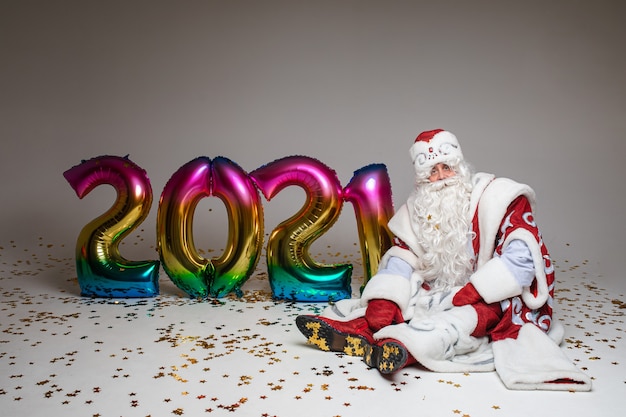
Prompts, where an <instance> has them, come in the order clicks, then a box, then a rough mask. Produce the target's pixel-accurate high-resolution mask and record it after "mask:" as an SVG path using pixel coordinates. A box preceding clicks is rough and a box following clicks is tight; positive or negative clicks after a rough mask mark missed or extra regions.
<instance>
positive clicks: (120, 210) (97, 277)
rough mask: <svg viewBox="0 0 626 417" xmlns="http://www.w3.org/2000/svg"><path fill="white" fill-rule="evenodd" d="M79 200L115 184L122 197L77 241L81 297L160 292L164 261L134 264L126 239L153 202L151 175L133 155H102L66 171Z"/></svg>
mask: <svg viewBox="0 0 626 417" xmlns="http://www.w3.org/2000/svg"><path fill="white" fill-rule="evenodd" d="M63 176H64V177H65V179H66V180H67V181H68V182H69V183H70V185H71V187H72V188H73V189H74V191H75V192H76V194H77V195H78V197H79V198H81V199H82V198H83V197H84V196H85V195H87V194H89V193H90V192H91V191H92V190H93V189H94V188H95V187H97V186H99V185H101V184H110V185H112V186H113V187H114V188H115V190H116V191H117V199H116V200H115V203H114V204H113V206H112V207H111V208H110V209H109V210H108V211H107V212H105V213H104V214H102V215H101V216H99V217H97V218H96V219H94V220H92V221H91V222H90V223H88V224H87V225H85V226H84V227H83V229H82V231H81V232H80V234H79V236H78V240H77V243H76V271H77V275H78V283H79V285H80V289H81V295H84V296H92V297H153V296H155V295H157V294H158V293H159V285H158V280H159V261H152V260H151V261H129V260H127V259H125V258H124V257H123V256H122V255H121V254H120V250H119V244H120V242H121V240H122V239H123V238H124V237H125V236H127V235H128V234H129V233H130V232H131V231H132V230H134V229H135V228H136V227H137V226H138V225H139V224H141V223H142V222H143V220H144V219H145V218H146V216H147V215H148V213H149V211H150V206H151V204H152V188H151V186H150V181H149V180H148V178H147V176H146V173H145V171H144V170H143V169H141V168H139V167H138V166H137V165H135V164H134V163H133V162H131V161H130V160H129V159H128V157H124V158H122V157H118V156H99V157H96V158H93V159H90V160H88V161H83V162H82V163H81V164H80V165H76V166H74V167H72V168H70V169H69V170H67V171H65V172H64V173H63Z"/></svg>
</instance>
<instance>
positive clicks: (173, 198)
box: [157, 157, 263, 298]
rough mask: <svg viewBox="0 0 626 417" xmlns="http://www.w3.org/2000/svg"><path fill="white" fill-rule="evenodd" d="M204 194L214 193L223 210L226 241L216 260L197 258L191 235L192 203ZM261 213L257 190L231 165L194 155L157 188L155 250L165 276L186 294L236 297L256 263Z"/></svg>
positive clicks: (194, 207)
mask: <svg viewBox="0 0 626 417" xmlns="http://www.w3.org/2000/svg"><path fill="white" fill-rule="evenodd" d="M210 196H216V197H219V198H220V199H221V200H222V201H223V202H224V203H225V205H226V208H227V212H228V224H229V237H228V242H227V244H226V248H225V250H224V253H223V255H222V256H221V257H220V258H218V259H216V260H209V259H206V258H203V257H202V256H200V255H199V254H198V251H197V249H196V247H195V244H194V239H193V234H194V230H193V217H194V213H195V209H196V206H197V205H198V203H199V202H200V200H201V199H203V198H205V197H210ZM262 214H263V209H262V205H261V202H260V198H259V194H258V191H257V190H256V188H255V187H254V184H253V183H252V181H251V180H250V178H249V177H248V176H247V175H246V173H245V172H244V171H243V170H242V169H241V168H240V167H239V166H237V165H236V164H235V163H233V162H231V161H229V160H228V159H226V158H216V159H215V161H213V162H211V160H210V159H209V158H207V157H200V158H196V159H194V160H192V161H190V162H189V163H187V164H185V165H184V166H182V167H181V168H180V169H179V170H178V171H177V172H176V173H174V175H173V176H172V177H171V178H170V180H169V181H168V183H167V184H166V186H165V188H164V189H163V192H162V194H161V200H160V203H159V211H158V214H157V239H158V248H159V253H160V256H161V262H162V264H163V268H164V269H165V271H166V273H167V275H168V276H169V277H170V279H171V280H172V281H173V282H174V283H175V284H176V286H177V287H178V288H180V289H182V290H183V291H185V292H186V293H187V294H189V295H190V296H191V297H195V298H204V297H207V296H209V295H211V296H215V297H221V296H223V295H226V294H227V293H229V292H232V291H234V292H235V293H237V294H238V295H239V294H240V293H241V290H240V287H241V285H242V284H243V283H244V282H245V280H246V279H248V277H249V276H250V275H251V274H252V272H254V268H255V266H256V264H257V262H258V256H259V251H260V248H261V245H262V235H263V216H262Z"/></svg>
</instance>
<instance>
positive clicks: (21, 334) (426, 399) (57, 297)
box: [0, 238, 626, 417]
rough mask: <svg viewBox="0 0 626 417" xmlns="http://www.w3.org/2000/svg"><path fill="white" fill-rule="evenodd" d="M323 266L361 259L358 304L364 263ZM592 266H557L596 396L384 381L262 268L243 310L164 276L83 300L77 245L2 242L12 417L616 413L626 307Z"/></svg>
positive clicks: (2, 380) (475, 380) (442, 377)
mask: <svg viewBox="0 0 626 417" xmlns="http://www.w3.org/2000/svg"><path fill="white" fill-rule="evenodd" d="M351 250H353V249H351ZM211 251H213V250H207V253H210V252H211ZM315 256H316V257H317V258H319V259H320V260H321V261H323V262H327V263H332V262H333V260H337V258H341V261H342V262H345V259H348V261H349V262H351V263H352V264H353V265H354V267H355V269H354V273H353V291H354V292H353V293H354V294H355V295H356V294H358V292H359V287H360V284H361V281H362V271H361V270H360V267H359V264H360V262H361V259H360V254H348V255H342V254H338V253H336V252H335V251H332V252H331V251H328V252H325V253H318V254H316V255H315ZM591 264H592V263H591V262H589V261H588V260H584V261H582V262H574V261H563V262H556V265H557V267H558V270H557V281H558V287H557V290H556V303H557V305H556V312H557V315H558V317H559V318H560V319H561V320H562V322H563V323H564V325H565V330H566V333H565V341H564V343H563V345H562V349H563V350H564V351H565V353H566V354H567V355H568V357H569V358H570V359H571V360H572V361H573V362H574V363H576V365H577V366H578V367H579V368H580V369H583V370H584V371H585V372H587V373H588V374H589V375H590V376H591V377H592V378H593V380H594V389H593V391H592V392H590V393H556V392H555V393H552V392H549V393H547V392H516V391H508V390H506V389H505V388H504V387H503V386H502V384H501V382H500V381H499V379H498V377H497V375H496V374H495V373H483V374H436V373H433V372H429V371H427V370H425V369H423V368H420V367H409V368H405V369H403V370H402V372H399V373H397V374H393V375H389V376H382V375H380V374H379V373H378V372H376V371H375V370H371V369H368V368H367V366H366V365H365V364H364V363H363V362H361V361H360V360H358V358H355V357H350V356H347V355H344V354H341V353H329V352H322V351H321V350H319V349H317V348H316V347H314V346H311V345H310V344H307V343H306V340H305V338H304V337H303V336H302V335H301V334H300V332H299V331H298V330H297V328H296V326H295V321H294V320H295V317H296V316H297V315H299V314H317V313H319V312H321V310H322V309H323V308H325V304H324V303H294V302H289V301H285V300H273V299H272V296H271V291H270V288H269V283H268V281H267V279H268V278H267V274H266V273H265V272H263V270H264V267H263V266H262V265H261V266H259V267H258V271H259V272H257V273H255V274H254V275H253V276H252V277H251V278H250V279H249V280H248V281H247V282H246V284H245V285H244V286H243V287H242V293H243V295H242V297H240V298H237V297H236V296H234V295H229V296H227V297H224V298H223V299H219V300H215V299H211V300H195V299H190V298H189V297H187V296H186V295H185V294H183V293H182V291H180V290H179V289H178V288H177V287H176V286H175V285H174V284H173V283H171V282H170V281H169V279H168V278H167V276H165V275H164V274H162V277H161V280H160V288H161V293H160V295H159V296H157V297H154V298H151V299H97V298H84V297H80V296H79V294H78V292H79V289H78V282H77V279H76V273H75V269H74V268H75V266H74V259H73V245H68V244H57V243H49V242H46V240H45V239H44V238H40V239H38V241H37V242H35V244H33V243H32V242H30V243H27V244H22V243H19V242H18V241H10V242H8V243H5V244H0V294H1V296H0V330H1V333H0V409H2V410H3V415H11V416H12V415H31V416H36V415H38V414H37V412H39V413H40V414H39V415H42V416H43V415H56V414H59V415H61V414H65V415H90V416H106V415H138V416H157V415H165V414H173V415H190V416H198V415H204V414H209V415H213V416H214V415H227V414H228V415H232V414H238V415H246V416H248V415H250V416H254V415H257V416H283V417H285V416H290V415H297V414H298V413H299V414H304V415H307V413H308V412H309V410H315V415H320V416H344V417H345V416H349V415H350V416H351V415H384V414H388V413H390V412H392V411H393V410H408V409H411V410H415V413H416V414H422V412H420V410H428V413H426V414H429V415H451V414H452V415H458V416H479V415H480V416H485V415H490V413H492V414H493V413H497V415H502V414H503V413H504V414H506V415H507V416H509V415H515V414H514V413H518V414H517V415H520V416H521V415H528V414H529V413H531V412H532V410H534V408H533V405H532V404H533V403H535V398H537V401H539V399H540V400H541V401H547V402H548V403H554V404H555V405H554V407H555V409H554V411H550V413H549V415H551V416H552V417H556V416H561V415H562V416H571V415H581V414H583V413H586V414H589V415H593V414H594V413H598V412H599V411H602V410H598V408H597V406H594V404H596V405H597V404H602V406H601V407H606V410H608V411H610V410H615V409H617V408H616V407H617V403H618V402H619V398H618V397H616V396H614V395H613V393H614V392H616V390H618V389H621V390H623V389H624V386H625V384H626V381H625V380H624V378H623V375H624V374H626V369H625V367H626V366H625V365H624V364H623V363H624V361H623V357H624V354H625V349H626V342H625V341H624V333H625V332H626V325H625V324H624V314H625V312H626V303H625V301H624V300H626V296H625V295H624V287H623V286H622V288H615V287H609V286H608V284H606V280H604V279H603V277H601V276H598V275H597V274H595V273H594V271H593V268H592V267H591V266H590V265H591ZM611 282H612V281H611ZM563 395H568V397H567V401H563ZM550 398H552V399H553V400H554V401H550ZM509 403H511V404H515V407H509V406H508V404H509ZM494 404H497V405H494ZM557 405H558V407H557ZM620 407H621V406H620ZM511 409H515V410H516V411H515V412H511ZM33 410H39V411H33Z"/></svg>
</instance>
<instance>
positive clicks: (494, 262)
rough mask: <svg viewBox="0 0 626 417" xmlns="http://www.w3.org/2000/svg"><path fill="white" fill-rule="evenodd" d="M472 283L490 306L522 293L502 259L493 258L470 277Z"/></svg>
mask: <svg viewBox="0 0 626 417" xmlns="http://www.w3.org/2000/svg"><path fill="white" fill-rule="evenodd" d="M470 282H471V283H472V284H473V285H474V287H475V288H476V291H478V294H480V296H481V297H483V300H485V301H486V302H487V303H488V304H491V303H495V302H497V301H502V300H506V299H507V298H511V297H515V296H517V295H520V294H521V293H522V287H521V286H520V285H519V283H518V282H517V280H516V279H515V276H514V275H513V274H512V273H511V271H509V269H508V268H507V267H506V265H505V264H504V262H502V259H500V257H497V256H496V257H494V258H491V259H490V260H489V261H488V262H487V263H486V264H484V265H483V266H481V267H480V268H478V270H477V271H476V272H474V273H473V274H472V276H470Z"/></svg>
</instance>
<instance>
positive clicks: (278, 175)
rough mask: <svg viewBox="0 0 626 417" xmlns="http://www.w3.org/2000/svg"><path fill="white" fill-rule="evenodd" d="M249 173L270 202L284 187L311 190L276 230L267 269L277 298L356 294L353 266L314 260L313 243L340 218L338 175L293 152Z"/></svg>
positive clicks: (331, 297)
mask: <svg viewBox="0 0 626 417" xmlns="http://www.w3.org/2000/svg"><path fill="white" fill-rule="evenodd" d="M250 176H251V177H252V178H253V180H254V181H255V182H256V184H257V185H258V186H259V188H260V189H261V191H262V192H263V194H264V195H265V197H266V198H267V199H268V200H271V199H272V198H273V197H274V196H275V195H276V194H277V193H278V192H280V191H281V190H282V189H283V188H284V187H287V186H289V185H297V186H300V187H302V188H303V189H304V191H305V192H306V202H305V204H304V206H303V207H302V208H301V209H300V210H299V211H298V212H297V213H296V214H295V215H293V216H292V217H291V218H289V219H288V220H285V221H284V222H282V223H280V224H279V225H278V226H277V227H276V229H274V231H272V233H271V235H270V237H269V240H268V243H267V267H268V274H269V279H270V286H271V288H272V293H273V295H274V297H275V298H282V299H290V300H295V301H328V300H339V299H343V298H349V297H350V296H351V286H350V276H351V273H352V265H350V264H337V265H323V264H319V263H317V262H315V261H314V260H313V259H312V258H311V256H310V254H309V247H310V246H311V244H312V243H313V241H315V239H317V238H318V237H320V236H321V235H322V234H323V233H325V232H326V231H327V230H328V229H329V228H330V227H331V226H332V225H333V224H334V223H335V221H336V220H337V218H338V217H339V214H340V212H341V207H342V204H343V201H342V196H341V192H342V190H341V185H340V184H339V180H338V178H337V174H336V173H335V172H334V171H333V170H331V169H330V168H328V167H327V166H326V165H324V164H322V163H321V162H319V161H318V160H316V159H313V158H309V157H305V156H290V157H286V158H283V159H279V160H276V161H274V162H272V163H269V164H267V165H265V166H263V167H261V168H259V169H257V170H255V171H253V172H251V173H250Z"/></svg>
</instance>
